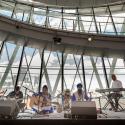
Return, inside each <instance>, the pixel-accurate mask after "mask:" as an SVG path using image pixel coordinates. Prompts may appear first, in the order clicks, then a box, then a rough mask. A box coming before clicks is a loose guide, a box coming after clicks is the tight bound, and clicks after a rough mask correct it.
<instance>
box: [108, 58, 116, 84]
mask: <svg viewBox="0 0 125 125" xmlns="http://www.w3.org/2000/svg"><path fill="white" fill-rule="evenodd" d="M116 62H117V58H113V61H112V65H111V67H110V73H109V78H108V81H109V86H111V81H112V78H111V76H112V74H113V73H114V70H115V66H116Z"/></svg>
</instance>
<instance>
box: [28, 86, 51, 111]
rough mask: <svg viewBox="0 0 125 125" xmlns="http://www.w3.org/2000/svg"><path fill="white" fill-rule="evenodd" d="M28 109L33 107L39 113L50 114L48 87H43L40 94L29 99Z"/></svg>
mask: <svg viewBox="0 0 125 125" xmlns="http://www.w3.org/2000/svg"><path fill="white" fill-rule="evenodd" d="M29 105H30V107H31V108H33V109H34V105H35V106H36V107H37V109H38V111H40V113H52V112H53V110H52V106H51V95H50V94H49V92H48V87H47V86H46V85H44V86H43V88H42V92H40V93H38V94H34V95H33V96H32V97H31V99H30V104H29ZM35 109H36V108H35Z"/></svg>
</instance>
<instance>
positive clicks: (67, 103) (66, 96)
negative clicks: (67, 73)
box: [64, 89, 71, 110]
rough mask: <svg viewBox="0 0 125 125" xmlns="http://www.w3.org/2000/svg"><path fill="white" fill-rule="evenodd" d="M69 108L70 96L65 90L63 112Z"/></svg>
mask: <svg viewBox="0 0 125 125" xmlns="http://www.w3.org/2000/svg"><path fill="white" fill-rule="evenodd" d="M70 107H71V94H70V90H69V89H66V90H65V92H64V110H68V109H70Z"/></svg>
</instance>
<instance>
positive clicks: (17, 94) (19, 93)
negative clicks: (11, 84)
mask: <svg viewBox="0 0 125 125" xmlns="http://www.w3.org/2000/svg"><path fill="white" fill-rule="evenodd" d="M7 98H15V99H16V100H17V102H18V103H21V102H22V101H23V93H22V91H20V87H19V86H16V87H15V90H14V91H12V92H10V93H9V94H8V95H7Z"/></svg>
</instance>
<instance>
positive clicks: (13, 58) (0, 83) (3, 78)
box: [0, 46, 19, 88]
mask: <svg viewBox="0 0 125 125" xmlns="http://www.w3.org/2000/svg"><path fill="white" fill-rule="evenodd" d="M18 50H19V46H16V47H15V49H14V51H13V54H12V56H11V58H10V60H9V63H8V65H7V67H6V70H5V73H4V75H3V77H2V79H1V81H0V88H1V87H2V86H3V84H4V82H5V80H6V78H7V76H8V73H9V71H10V70H11V67H12V65H13V62H14V60H15V58H16V55H17V52H18ZM13 84H14V83H13Z"/></svg>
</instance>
